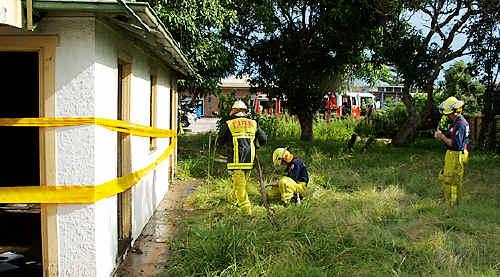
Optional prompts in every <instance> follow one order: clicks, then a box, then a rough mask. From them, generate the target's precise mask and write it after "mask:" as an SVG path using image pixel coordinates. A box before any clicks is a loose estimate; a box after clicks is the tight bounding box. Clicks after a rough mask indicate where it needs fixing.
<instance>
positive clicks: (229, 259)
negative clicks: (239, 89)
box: [165, 137, 500, 276]
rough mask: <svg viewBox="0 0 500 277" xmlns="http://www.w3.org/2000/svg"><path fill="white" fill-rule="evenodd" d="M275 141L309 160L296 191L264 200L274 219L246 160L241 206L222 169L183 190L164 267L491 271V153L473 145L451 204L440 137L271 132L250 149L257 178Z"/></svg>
mask: <svg viewBox="0 0 500 277" xmlns="http://www.w3.org/2000/svg"><path fill="white" fill-rule="evenodd" d="M181 139H184V137H182V138H181ZM190 139H191V138H190ZM188 142H189V143H184V142H182V141H181V143H180V144H179V145H180V148H181V153H183V152H188V153H197V152H196V151H195V150H198V149H197V148H194V147H198V146H197V145H196V146H193V145H195V144H193V143H192V142H193V141H192V140H189V141H188ZM284 143H287V144H289V145H290V146H291V149H292V151H293V153H294V154H296V155H298V156H299V157H301V158H302V160H304V162H305V163H306V165H307V166H308V170H309V173H310V177H311V181H310V184H309V186H308V192H307V195H306V198H305V200H304V201H302V203H301V204H300V205H298V206H296V205H290V206H287V207H284V206H281V205H279V204H277V203H271V208H272V209H273V210H274V214H275V215H274V218H275V221H276V222H277V224H278V227H279V228H278V229H273V227H272V226H271V224H270V223H269V221H268V219H267V215H266V211H265V209H264V208H263V206H262V202H261V199H260V196H259V194H258V191H257V187H258V184H257V180H256V178H257V177H256V172H253V173H252V176H251V178H250V180H249V185H248V189H249V196H250V199H251V201H252V203H253V204H254V215H253V216H251V217H248V216H245V215H243V214H241V213H239V212H238V211H237V209H235V208H233V207H231V206H229V205H228V203H227V202H226V201H225V195H226V193H227V192H228V191H229V189H230V186H231V185H230V181H229V179H228V178H227V175H221V177H220V178H218V179H215V180H209V181H206V182H205V184H204V185H202V186H201V187H200V188H198V190H197V191H196V192H195V194H194V195H193V196H192V198H191V199H190V202H189V205H191V207H192V208H193V209H194V210H193V211H192V215H191V216H189V217H188V218H186V219H185V220H183V221H182V223H181V224H180V226H179V228H180V229H179V235H178V237H176V238H175V239H174V240H172V241H170V245H171V249H172V251H173V252H172V256H171V258H170V260H169V264H168V265H167V266H166V269H165V270H166V272H165V274H166V275H167V276H198V275H203V276H393V275H395V276H497V275H498V274H499V270H500V268H499V267H498V257H499V256H500V245H499V241H500V239H499V238H500V214H499V213H498V212H497V211H498V199H497V197H495V196H496V195H498V193H500V186H499V184H498V180H499V179H500V171H498V170H497V169H498V168H499V167H500V159H499V157H498V156H494V155H489V154H482V153H476V154H475V155H473V156H472V157H471V160H470V162H469V164H468V167H467V171H466V177H465V197H464V202H463V204H462V205H461V206H459V207H457V208H454V209H449V208H447V207H446V206H445V205H444V204H443V203H442V201H441V200H440V199H441V190H440V187H439V185H438V183H437V177H436V176H437V173H438V171H439V169H440V168H441V166H442V163H443V155H444V153H443V148H442V144H441V143H439V142H436V141H434V140H420V141H418V142H417V143H416V144H415V145H413V146H412V147H406V148H392V147H389V146H388V145H385V144H382V143H377V144H375V145H374V147H372V148H370V149H369V150H367V152H365V153H363V154H361V153H359V151H354V152H353V153H344V152H342V151H339V148H338V147H339V146H338V145H336V144H329V143H328V142H326V141H320V140H315V141H314V142H312V143H306V142H302V141H298V140H297V139H294V138H281V137H278V138H275V139H272V140H271V141H269V144H268V145H267V146H265V147H263V148H261V149H259V150H258V154H259V156H260V157H261V163H262V168H263V170H264V176H265V181H266V183H270V182H274V181H276V179H277V178H278V177H279V176H280V173H281V172H276V171H275V170H274V169H273V166H272V161H271V155H270V153H272V149H274V148H275V147H277V146H280V145H283V144H284ZM198 157H199V158H202V157H201V153H200V154H199V155H198ZM179 158H180V163H182V162H183V155H182V154H181V155H180V156H179ZM222 166H223V165H221V167H222Z"/></svg>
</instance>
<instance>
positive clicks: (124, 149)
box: [117, 54, 132, 263]
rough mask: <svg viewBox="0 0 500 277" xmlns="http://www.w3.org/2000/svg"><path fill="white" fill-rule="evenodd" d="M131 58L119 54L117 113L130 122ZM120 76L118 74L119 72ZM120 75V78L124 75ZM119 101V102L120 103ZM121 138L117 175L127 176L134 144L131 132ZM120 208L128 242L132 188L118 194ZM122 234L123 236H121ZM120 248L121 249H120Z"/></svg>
mask: <svg viewBox="0 0 500 277" xmlns="http://www.w3.org/2000/svg"><path fill="white" fill-rule="evenodd" d="M131 60H132V59H131V58H130V57H129V56H127V55H124V54H119V55H118V61H117V66H118V65H120V66H122V76H123V78H122V79H121V80H119V85H121V91H122V95H121V97H122V98H121V99H120V101H117V104H118V105H119V106H120V107H117V111H118V112H117V113H120V115H119V118H118V119H120V120H123V121H127V122H130V111H131V88H132V85H131V83H132V62H131ZM117 76H118V74H117ZM122 76H118V78H120V77H122ZM118 102H119V103H118ZM118 136H119V140H118V143H119V144H120V145H117V147H121V152H120V155H119V156H120V157H118V155H117V158H119V159H120V160H117V163H118V166H119V167H120V168H119V173H120V174H117V175H122V176H125V175H127V174H129V173H131V172H132V146H131V138H130V135H129V134H124V133H119V134H118ZM118 209H120V211H121V212H122V214H121V216H120V220H119V221H118V222H117V223H118V226H117V228H118V240H124V241H127V242H131V241H132V189H128V190H126V191H124V192H122V193H119V194H118V195H117V211H118ZM120 236H121V237H120ZM130 246H131V245H127V247H126V248H125V249H124V251H123V253H118V256H117V262H118V263H119V262H120V261H121V260H122V259H123V258H124V257H125V256H126V253H127V251H128V249H129V248H130ZM118 250H120V249H118Z"/></svg>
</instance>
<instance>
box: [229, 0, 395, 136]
mask: <svg viewBox="0 0 500 277" xmlns="http://www.w3.org/2000/svg"><path fill="white" fill-rule="evenodd" d="M235 6H236V9H237V10H238V22H237V23H236V24H234V26H232V29H231V35H232V39H231V40H230V42H231V45H233V47H235V48H236V49H239V50H243V51H241V52H240V53H241V54H242V57H241V58H242V61H243V62H244V67H243V68H242V71H244V72H245V73H248V74H249V75H251V76H252V85H254V86H256V87H257V88H258V89H259V90H260V91H262V92H264V93H267V94H269V95H270V96H272V97H279V98H282V97H283V96H286V99H287V101H286V106H287V108H288V110H289V111H290V113H291V114H292V115H297V116H298V117H299V120H300V122H301V128H302V129H303V130H301V132H302V134H301V138H303V139H307V140H310V139H312V132H311V128H312V120H313V117H314V115H315V113H316V111H318V109H320V107H321V106H322V104H323V102H322V101H323V96H324V95H325V93H326V92H328V91H332V90H335V89H337V88H338V85H339V82H340V80H341V76H345V75H346V73H347V72H348V71H349V70H351V69H353V68H354V69H357V68H358V65H360V64H361V63H362V62H363V61H364V51H365V50H366V49H367V48H368V47H369V46H371V45H373V44H375V43H376V41H377V40H378V38H379V37H380V33H379V31H380V30H379V29H380V27H381V26H382V25H383V24H384V22H385V20H386V19H387V18H388V17H391V16H397V15H398V12H397V11H396V10H397V8H398V7H397V6H396V5H395V2H394V1H277V0H273V1H247V0H244V1H235ZM332 26H333V27H332Z"/></svg>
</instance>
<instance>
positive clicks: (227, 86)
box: [198, 77, 282, 117]
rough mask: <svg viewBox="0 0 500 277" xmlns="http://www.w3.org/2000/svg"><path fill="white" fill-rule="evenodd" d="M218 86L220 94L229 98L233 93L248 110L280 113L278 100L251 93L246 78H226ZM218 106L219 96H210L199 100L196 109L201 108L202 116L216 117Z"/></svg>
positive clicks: (262, 94)
mask: <svg viewBox="0 0 500 277" xmlns="http://www.w3.org/2000/svg"><path fill="white" fill-rule="evenodd" d="M220 86H221V93H222V94H224V95H227V96H229V95H231V94H233V93H234V94H235V97H236V98H237V99H241V100H246V102H247V103H246V104H247V105H248V108H249V109H251V110H253V111H254V112H256V113H264V114H276V113H280V112H281V111H282V108H281V101H280V100H279V99H275V98H272V99H270V98H269V97H268V96H267V95H266V94H265V93H252V92H251V91H250V83H249V80H248V78H245V77H243V78H235V77H231V78H226V79H223V80H221V84H220ZM219 104H220V99H219V96H218V95H216V94H212V95H208V96H204V97H203V99H201V100H199V104H198V107H199V106H201V107H203V113H202V114H203V116H205V117H217V116H218V115H219V113H220V111H219ZM198 109H199V108H198Z"/></svg>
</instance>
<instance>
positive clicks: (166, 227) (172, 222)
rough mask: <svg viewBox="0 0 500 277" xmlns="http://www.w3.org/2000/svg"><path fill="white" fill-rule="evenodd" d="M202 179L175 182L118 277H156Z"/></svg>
mask: <svg viewBox="0 0 500 277" xmlns="http://www.w3.org/2000/svg"><path fill="white" fill-rule="evenodd" d="M200 183H201V181H200V180H189V181H176V182H174V183H173V184H172V185H171V186H170V189H169V191H168V193H167V195H166V196H165V198H164V199H163V200H162V202H161V203H160V205H159V206H158V209H157V210H156V212H155V213H154V214H153V216H152V217H151V219H150V220H149V222H148V223H147V224H146V226H145V227H144V229H143V230H142V233H141V235H140V236H139V238H138V239H137V240H136V241H135V243H134V246H133V247H132V248H131V249H130V251H129V253H128V255H127V257H126V258H125V260H124V261H123V263H122V264H121V265H120V266H119V267H118V269H117V271H116V274H115V276H157V275H160V274H161V272H162V271H163V270H164V268H165V265H166V264H167V262H168V259H169V257H170V249H169V245H168V244H167V241H169V240H171V239H172V238H174V237H175V235H176V233H177V228H176V226H177V225H178V223H179V221H180V220H181V219H182V218H184V217H185V216H186V215H187V213H188V210H190V209H189V207H188V206H187V202H186V201H185V200H186V198H187V196H189V195H190V194H191V193H192V192H193V191H194V190H195V189H196V187H197V186H198V185H199V184H200Z"/></svg>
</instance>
